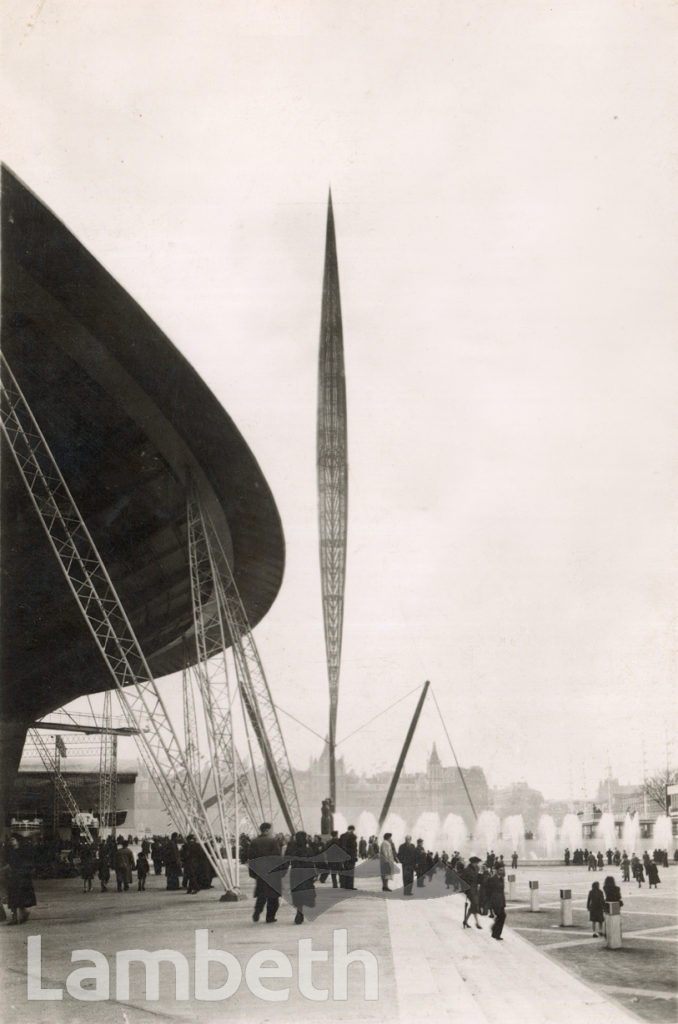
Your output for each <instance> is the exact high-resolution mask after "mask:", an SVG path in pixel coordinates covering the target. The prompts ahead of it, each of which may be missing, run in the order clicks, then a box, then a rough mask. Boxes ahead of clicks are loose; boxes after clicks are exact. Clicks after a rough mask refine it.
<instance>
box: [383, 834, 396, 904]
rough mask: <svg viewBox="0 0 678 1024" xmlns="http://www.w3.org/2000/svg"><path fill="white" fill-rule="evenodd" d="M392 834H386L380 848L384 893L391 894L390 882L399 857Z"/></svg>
mask: <svg viewBox="0 0 678 1024" xmlns="http://www.w3.org/2000/svg"><path fill="white" fill-rule="evenodd" d="M391 835H392V833H391V832H384V839H383V841H382V844H381V846H380V847H379V872H380V874H381V889H382V892H391V889H390V887H389V884H388V883H389V882H390V881H391V879H392V878H393V874H394V872H395V866H396V863H397V857H396V852H395V847H394V845H393V843H392V842H391Z"/></svg>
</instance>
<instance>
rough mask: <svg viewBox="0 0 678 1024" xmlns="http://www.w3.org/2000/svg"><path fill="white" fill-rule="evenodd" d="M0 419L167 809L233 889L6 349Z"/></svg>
mask: <svg viewBox="0 0 678 1024" xmlns="http://www.w3.org/2000/svg"><path fill="white" fill-rule="evenodd" d="M0 359H1V369H2V380H1V389H0V399H1V403H2V405H1V412H2V417H1V426H2V430H3V433H4V435H5V437H6V439H7V441H8V443H9V446H10V448H11V451H12V454H13V456H14V459H15V461H16V464H17V466H18V468H19V472H20V474H21V476H22V478H23V480H24V483H25V485H26V488H27V490H28V493H29V496H30V498H31V501H32V503H33V506H34V507H35V510H36V512H37V513H38V516H39V518H40V520H41V522H42V525H43V527H44V529H45V532H46V534H47V537H48V540H49V542H50V544H51V546H52V549H53V551H54V553H55V555H56V556H57V559H58V561H59V564H60V565H61V567H62V569H63V572H64V575H65V577H66V580H67V582H68V584H69V586H70V588H71V591H72V592H73V594H74V596H75V598H76V601H77V602H78V605H79V607H80V610H81V611H82V614H83V616H84V619H85V622H86V623H87V625H88V627H89V629H90V632H91V633H92V636H93V638H94V640H95V642H96V644H97V646H98V648H99V650H100V651H101V654H102V656H103V657H104V659H105V661H106V664H107V666H108V668H109V670H110V672H111V676H112V678H113V680H114V682H115V685H116V687H117V690H118V696H119V699H120V703H121V706H122V709H123V711H124V713H125V717H126V718H127V721H128V724H129V725H130V726H132V727H134V728H136V729H138V730H139V731H138V733H137V735H136V740H137V744H138V748H139V752H140V754H141V756H142V759H143V761H144V763H145V765H146V768H147V770H148V771H149V774H150V776H151V778H152V779H153V782H154V783H155V785H156V787H157V789H158V792H159V793H160V795H161V797H162V799H163V802H164V804H165V807H166V809H167V812H168V814H169V815H170V816H171V818H172V819H173V820H174V821H175V822H176V824H177V825H178V826H179V828H180V829H181V830H182V831H183V832H184V834H187V833H188V832H195V834H196V836H197V837H198V839H199V841H200V843H201V845H202V846H203V849H204V850H205V852H206V854H207V856H208V858H209V860H210V861H211V863H212V865H213V867H214V870H215V871H216V873H217V876H218V878H219V879H220V881H221V882H222V884H223V885H224V888H225V889H227V890H229V889H232V887H233V879H232V872H231V871H230V870H229V867H228V865H227V864H224V862H223V860H222V859H221V855H220V849H219V844H218V843H217V841H216V838H215V836H214V833H213V832H212V829H211V826H210V823H209V820H208V817H207V813H206V811H205V808H204V806H203V804H202V798H201V794H200V790H199V780H196V779H194V778H193V776H192V775H191V773H190V771H189V770H188V766H187V764H186V759H185V757H184V754H183V751H182V748H181V746H180V744H179V740H178V738H177V735H176V732H175V730H174V728H173V726H172V723H171V721H170V719H169V716H168V714H167V710H166V708H165V705H164V703H163V700H162V698H161V696H160V693H159V691H158V688H157V686H156V683H155V680H154V679H153V675H152V673H151V671H150V669H149V666H148V663H147V661H146V658H145V657H144V654H143V652H142V650H141V647H140V645H139V642H138V640H137V638H136V636H135V634H134V631H133V629H132V626H131V623H130V622H129V619H128V618H127V615H126V613H125V611H124V608H123V607H122V604H121V602H120V599H119V598H118V595H117V593H116V591H115V588H114V586H113V583H112V581H111V579H110V577H109V575H108V573H107V571H106V568H105V566H104V564H103V561H102V559H101V557H100V555H99V553H98V551H97V549H96V546H95V544H94V541H93V540H92V538H91V536H90V534H89V531H88V530H87V527H86V526H85V523H84V521H83V519H82V516H81V515H80V512H79V510H78V508H77V506H76V504H75V502H74V500H73V497H72V496H71V494H70V491H69V490H68V487H67V485H66V482H65V480H64V478H63V477H62V475H61V473H60V471H59V468H58V466H57V464H56V462H55V460H54V457H53V455H52V453H51V451H50V449H49V445H48V444H47V441H46V440H45V438H44V436H43V434H42V432H41V431H40V428H39V427H38V424H37V423H36V421H35V419H34V417H33V415H32V413H31V410H30V408H29V406H28V403H27V402H26V399H25V398H24V396H23V394H22V392H21V389H20V388H19V385H18V384H17V381H16V379H15V377H14V375H13V373H12V372H11V369H10V367H9V365H8V363H7V360H6V359H5V357H4V355H0Z"/></svg>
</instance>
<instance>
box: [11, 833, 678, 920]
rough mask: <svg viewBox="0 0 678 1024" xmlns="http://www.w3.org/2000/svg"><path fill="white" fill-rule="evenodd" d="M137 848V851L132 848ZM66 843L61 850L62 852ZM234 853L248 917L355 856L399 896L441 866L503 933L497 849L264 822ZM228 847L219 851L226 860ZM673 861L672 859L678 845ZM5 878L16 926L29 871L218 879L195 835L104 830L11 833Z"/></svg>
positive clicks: (189, 887)
mask: <svg viewBox="0 0 678 1024" xmlns="http://www.w3.org/2000/svg"><path fill="white" fill-rule="evenodd" d="M133 846H134V847H139V849H138V851H137V852H136V854H135V853H134V852H133V850H132V847H133ZM63 847H66V848H65V849H64V848H63ZM230 852H231V855H232V856H233V857H235V856H236V855H237V856H238V857H239V860H240V862H241V863H242V864H247V865H249V867H250V875H251V877H252V878H253V879H254V880H255V893H254V897H255V908H254V913H253V919H254V921H259V920H260V918H261V915H262V914H264V912H265V921H266V922H268V923H272V922H274V921H275V920H276V915H277V912H278V908H279V903H280V898H281V893H282V879H283V878H284V877H286V876H287V873H288V872H289V883H290V896H291V900H292V903H293V906H294V909H295V922H296V923H297V924H301V923H302V922H303V921H304V912H305V910H306V909H307V908H309V907H313V906H315V896H316V883H318V884H321V885H322V884H325V883H326V882H328V881H330V882H331V886H332V887H333V888H342V889H349V890H355V889H356V885H355V868H356V865H357V863H358V862H359V861H361V860H371V861H374V862H375V865H378V872H379V875H380V877H381V886H382V891H383V892H390V891H392V890H391V883H392V881H393V879H394V877H395V876H396V875H399V874H402V887H403V895H404V896H412V895H414V887H415V884H416V886H417V887H418V888H423V887H424V886H425V885H426V884H427V882H428V881H429V880H431V879H432V878H433V877H434V875H435V874H436V872H438V871H441V872H444V884H445V887H446V888H447V889H449V890H452V891H453V892H462V891H463V892H465V906H464V914H463V921H462V927H463V928H470V927H471V921H473V923H474V924H475V927H476V928H479V929H480V928H482V925H481V923H480V921H479V916H485V915H487V916H489V917H490V918H492V919H493V924H492V937H493V938H495V939H501V932H502V928H503V925H504V920H505V917H506V899H505V894H504V881H505V875H506V869H507V865H506V864H505V862H504V857H503V854H500V855H498V856H496V855H495V853H494V851H492V850H490V851H489V852H488V853H487V854H486V857H485V859H484V860H483V859H482V858H480V857H469V858H468V860H465V859H464V858H463V857H462V856H461V854H460V853H459V851H458V850H455V851H453V852H452V854H451V855H448V853H447V852H446V851H443V852H442V853H438V852H433V851H431V850H429V849H427V848H426V845H425V843H424V840H423V839H421V838H419V839H417V840H416V841H413V839H412V836H410V835H407V836H406V837H405V839H404V841H403V842H402V843H400V844H399V845H398V846H397V847H396V844H395V843H394V841H393V836H392V834H391V833H390V832H386V833H384V835H383V837H382V838H381V840H379V837H378V836H376V835H371V836H369V837H368V838H364V837H360V838H358V837H357V836H356V832H355V828H354V826H353V825H349V826H348V828H347V829H346V830H345V831H344V832H343V833H341V834H339V832H337V831H336V830H334V831H331V833H330V835H329V837H328V836H325V837H323V836H321V835H319V834H316V835H308V834H307V833H306V832H301V831H300V832H297V833H295V834H294V835H293V836H291V837H290V836H285V835H284V834H283V833H277V834H276V833H274V832H273V830H272V827H271V824H270V823H268V822H264V823H262V825H261V827H260V831H259V835H258V836H256V837H254V838H251V837H250V836H249V835H247V834H246V833H242V834H241V835H240V837H239V844H238V849H237V851H236V849H235V847H232V848H231V851H230ZM226 853H227V851H226V850H225V849H224V848H222V850H221V854H222V856H224V857H225V856H226ZM674 856H675V860H676V861H677V862H678V850H677V851H676V854H675V855H674ZM266 858H274V861H275V870H274V876H273V875H271V873H267V872H266V871H265V870H263V871H262V865H265V864H266ZM0 863H2V865H3V872H4V874H5V881H6V890H7V899H6V902H7V906H8V909H9V911H10V914H11V920H10V921H9V923H10V924H22V923H23V922H24V921H25V920H27V918H28V912H29V908H30V907H32V906H34V905H35V891H34V888H33V881H32V879H33V877H34V875H37V876H40V875H41V874H43V873H44V874H50V873H52V874H56V875H59V874H63V873H67V874H70V875H74V874H79V875H80V877H81V879H82V886H83V892H85V893H88V892H91V891H92V887H93V885H94V884H95V880H96V881H98V883H99V887H100V889H101V891H102V892H106V891H107V890H108V887H109V885H110V884H111V877H112V875H114V876H115V887H116V889H117V891H118V892H125V891H128V890H129V889H130V888H131V887H133V883H134V876H136V889H137V891H139V892H144V891H145V889H146V880H147V877H148V876H149V874H151V873H152V874H154V875H156V876H159V875H162V874H163V871H164V875H165V879H166V888H167V889H168V890H173V891H184V892H185V893H187V894H195V893H198V892H200V891H201V890H203V889H209V888H212V885H213V879H214V877H215V875H216V872H215V870H214V868H213V867H212V865H211V863H210V860H209V858H208V856H207V854H206V853H205V851H204V850H203V848H202V846H201V845H200V843H199V842H198V840H197V838H196V836H194V835H192V834H190V835H187V836H186V837H182V836H180V835H178V833H176V832H173V833H172V834H171V835H170V836H158V835H156V836H153V837H152V838H147V837H144V838H143V839H142V840H141V842H139V840H138V839H137V837H133V836H132V835H129V836H127V837H123V836H117V837H115V838H114V837H113V836H108V837H107V838H106V839H101V840H97V841H95V842H94V843H89V842H86V841H85V840H84V839H81V840H80V841H79V842H74V843H72V844H71V845H70V847H68V846H67V844H64V843H60V842H59V840H52V841H51V842H50V843H43V844H32V843H30V842H28V841H27V840H25V839H23V838H22V837H21V836H20V835H18V834H12V836H11V837H10V839H9V840H8V842H7V843H5V845H4V847H3V849H2V851H1V861H0ZM564 863H565V865H566V866H569V865H570V864H571V865H581V866H586V867H587V869H588V870H589V871H599V870H604V868H605V866H607V867H608V868H610V867H612V866H615V867H618V868H619V869H620V871H621V875H622V881H624V882H629V881H630V880H631V879H632V878H633V879H634V880H635V881H636V882H637V884H638V886H642V885H643V884H644V882H645V881H646V880H647V882H648V885H649V887H650V888H655V889H656V888H657V886H658V885H659V884H660V882H661V879H660V877H659V867H660V866H668V852H667V851H666V850H660V849H656V850H654V851H653V853H652V855H651V856H650V854H649V853H648V852H647V851H645V852H644V853H643V855H642V857H638V856H637V855H636V854H635V853H634V854H632V856H631V857H629V856H628V854H627V852H626V851H625V850H619V849H617V848H615V849H611V848H610V849H608V850H607V851H606V852H605V854H603V853H602V851H597V852H595V853H594V852H593V851H592V850H588V849H579V848H578V849H576V850H574V852H573V853H572V854H571V853H570V850H569V849H566V850H565V852H564ZM517 866H518V855H517V853H516V852H515V851H514V853H513V855H512V857H511V868H512V869H515V868H517ZM618 891H619V890H618V888H617V887H616V883H615V880H614V876H613V875H610V874H608V876H607V877H606V879H605V882H604V883H603V888H602V890H601V888H600V885H599V883H598V882H594V883H593V885H592V888H591V891H590V892H589V895H588V898H587V909H588V910H589V914H590V915H591V916H590V920H591V922H592V925H593V934H594V935H597V934H602V917H601V915H602V910H601V907H602V906H603V905H604V903H605V902H606V901H609V900H610V899H612V898H613V897H612V896H610V893H611V892H617V893H618Z"/></svg>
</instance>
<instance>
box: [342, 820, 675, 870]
mask: <svg viewBox="0 0 678 1024" xmlns="http://www.w3.org/2000/svg"><path fill="white" fill-rule="evenodd" d="M347 824H348V822H347V819H346V818H345V817H344V815H343V814H341V812H339V811H337V812H335V815H334V827H335V828H336V829H338V831H339V833H340V834H341V833H342V832H343V831H345V829H346V827H347ZM355 827H356V834H357V835H358V836H364V837H365V838H366V839H367V838H368V837H369V836H372V835H379V836H380V838H381V836H383V835H384V833H385V832H391V833H392V835H393V840H394V842H395V844H396V846H398V845H399V844H400V843H401V842H402V841H403V840H404V838H405V835H406V834H407V835H411V836H412V837H413V839H415V840H417V839H423V840H424V846H425V847H426V849H427V850H432V851H434V852H435V851H437V852H439V853H442V851H443V850H447V852H448V853H451V852H452V851H453V850H459V852H460V853H461V854H462V855H466V856H471V855H472V854H476V855H481V856H484V854H485V853H486V851H489V850H494V852H495V853H496V854H500V853H501V854H503V855H504V858H505V859H510V857H511V855H512V853H513V852H514V851H515V852H516V853H517V854H518V856H519V857H521V858H525V857H530V858H532V859H539V858H544V859H546V860H551V859H554V858H561V857H562V856H563V851H564V850H565V847H568V848H569V850H570V851H573V850H575V849H577V848H580V847H588V849H589V850H593V851H594V852H596V853H597V852H598V850H601V851H602V852H603V853H604V852H605V851H606V850H608V849H612V850H614V849H615V847H619V849H621V850H626V852H627V853H628V855H629V856H631V855H632V854H633V853H638V854H640V853H642V852H643V851H644V850H645V849H649V848H652V849H655V848H657V849H662V850H669V851H670V852H671V851H672V850H673V848H674V844H675V837H674V836H673V834H672V826H671V819H670V818H669V817H667V816H666V815H659V816H658V817H657V820H656V822H655V824H654V828H653V832H652V837H651V838H642V837H641V827H640V820H639V817H638V815H637V814H628V813H627V814H626V816H625V818H624V822H623V824H622V825H621V829H620V828H619V825H618V824H617V823H615V819H614V816H613V815H612V814H610V813H606V814H603V815H602V817H601V818H598V819H597V820H596V823H595V835H594V837H593V838H592V839H591V838H589V839H586V840H585V839H584V838H583V836H582V823H581V820H580V819H579V818H578V817H577V815H576V814H566V815H565V817H564V818H563V821H562V823H561V825H560V828H557V827H556V823H555V821H554V819H553V818H552V817H551V815H550V814H542V816H541V817H540V819H539V824H538V826H537V831H536V834H535V836H534V838H533V839H530V840H526V839H525V823H524V821H523V816H522V814H512V815H509V817H507V818H504V820H503V821H502V820H501V819H500V818H499V816H498V815H497V814H495V813H494V811H483V812H482V813H481V814H479V815H478V820H477V821H476V822H475V825H474V826H473V831H472V833H470V832H469V829H468V826H467V824H466V822H465V821H464V819H463V818H462V817H461V816H460V815H458V814H448V815H447V816H446V817H445V818H444V819H441V816H440V815H439V814H438V813H436V812H435V811H425V812H424V813H423V814H420V815H419V817H418V818H417V819H416V821H415V822H414V823H413V824H412V825H410V824H408V823H407V822H405V820H404V819H403V818H401V817H400V815H398V814H389V815H388V817H387V818H386V821H385V822H384V826H383V828H382V829H381V831H379V828H378V822H377V819H376V817H375V815H374V814H372V813H371V812H370V811H362V812H361V814H359V815H358V818H357V820H355ZM620 831H621V834H620Z"/></svg>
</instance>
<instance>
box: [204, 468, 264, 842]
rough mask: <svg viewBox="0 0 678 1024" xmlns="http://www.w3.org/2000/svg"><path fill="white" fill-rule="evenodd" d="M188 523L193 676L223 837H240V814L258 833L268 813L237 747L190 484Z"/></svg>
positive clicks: (208, 566) (220, 624) (220, 629)
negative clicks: (200, 702)
mask: <svg viewBox="0 0 678 1024" xmlns="http://www.w3.org/2000/svg"><path fill="white" fill-rule="evenodd" d="M186 522H187V528H188V548H189V562H190V567H191V592H192V596H193V623H194V630H195V640H196V653H197V661H196V663H195V666H194V669H193V671H194V674H195V677H196V680H197V684H198V687H199V690H200V694H201V697H202V708H203V711H204V714H205V725H206V729H207V738H208V744H209V748H210V765H211V773H212V782H213V785H214V791H215V792H214V803H215V804H216V806H217V809H218V814H219V818H220V821H223V824H224V829H225V832H227V833H228V834H231V835H233V836H235V837H237V835H238V832H239V828H240V822H239V814H240V813H241V812H242V815H243V818H244V822H245V823H246V824H247V825H248V827H249V828H250V829H251V830H253V831H255V832H256V831H257V822H258V821H260V820H261V816H262V815H263V813H264V812H263V805H262V801H261V796H260V794H259V792H258V786H257V787H256V792H255V790H254V788H253V787H252V785H251V783H250V778H249V775H248V773H247V771H246V769H245V767H244V765H243V763H242V760H241V759H240V756H239V754H238V750H237V748H236V745H235V736H234V732H233V694H232V693H231V686H230V681H229V674H228V665H227V660H226V648H227V645H228V639H227V636H228V634H227V632H226V627H225V624H224V617H223V614H221V608H220V605H219V598H218V594H217V593H216V585H215V578H216V573H217V569H216V563H215V556H214V554H213V552H212V548H211V545H210V542H209V534H208V531H207V528H206V522H205V514H204V512H203V510H202V507H201V504H200V501H199V500H198V497H197V495H196V492H195V487H194V485H193V484H192V482H189V485H188V496H187V502H186ZM255 782H256V777H255Z"/></svg>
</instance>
